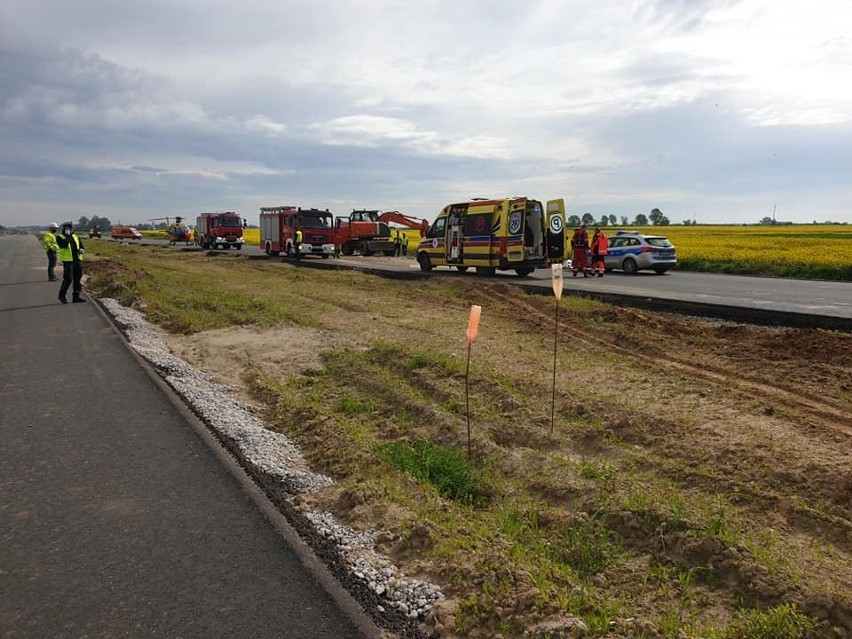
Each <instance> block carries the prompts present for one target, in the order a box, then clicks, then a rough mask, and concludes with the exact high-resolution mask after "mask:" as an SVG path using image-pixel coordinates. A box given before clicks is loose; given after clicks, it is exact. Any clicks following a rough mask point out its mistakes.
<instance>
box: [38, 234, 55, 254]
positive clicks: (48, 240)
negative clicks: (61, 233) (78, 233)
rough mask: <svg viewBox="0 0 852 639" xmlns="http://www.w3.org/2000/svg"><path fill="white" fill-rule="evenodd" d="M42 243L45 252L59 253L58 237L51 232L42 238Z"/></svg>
mask: <svg viewBox="0 0 852 639" xmlns="http://www.w3.org/2000/svg"><path fill="white" fill-rule="evenodd" d="M41 242H42V244H44V250H45V251H54V252H56V251H59V244H57V243H56V236H55V235H54V234H53V233H51V232H50V231H47V232H45V234H44V235H43V236H42V238H41Z"/></svg>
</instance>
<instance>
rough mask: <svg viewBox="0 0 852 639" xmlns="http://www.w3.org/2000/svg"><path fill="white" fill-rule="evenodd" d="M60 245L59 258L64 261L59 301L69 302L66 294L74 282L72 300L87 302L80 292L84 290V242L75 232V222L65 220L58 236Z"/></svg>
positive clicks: (57, 239) (76, 302)
mask: <svg viewBox="0 0 852 639" xmlns="http://www.w3.org/2000/svg"><path fill="white" fill-rule="evenodd" d="M56 243H57V244H58V245H59V259H60V260H61V261H62V284H61V285H60V286H59V301H60V302H62V303H63V304H67V303H68V299H67V298H66V297H65V295H66V294H67V293H68V289H69V287H71V286H72V284H73V289H72V298H71V301H72V302H74V303H75V304H79V303H81V302H85V301H86V300H84V299H83V298H82V297H80V293H81V291H82V290H83V285H82V284H81V280H82V279H83V253H85V252H86V251H85V249H84V248H83V242H82V240H80V238H79V237H78V235H77V234H76V233H75V232H74V223H73V222H63V223H62V232H60V233H59V234H58V235H57V236H56Z"/></svg>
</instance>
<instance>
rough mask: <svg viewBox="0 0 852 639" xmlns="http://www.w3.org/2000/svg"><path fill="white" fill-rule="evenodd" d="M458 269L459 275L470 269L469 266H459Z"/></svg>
mask: <svg viewBox="0 0 852 639" xmlns="http://www.w3.org/2000/svg"><path fill="white" fill-rule="evenodd" d="M456 269H458V272H459V273H464V272H465V271H467V269H468V267H467V266H457V267H456Z"/></svg>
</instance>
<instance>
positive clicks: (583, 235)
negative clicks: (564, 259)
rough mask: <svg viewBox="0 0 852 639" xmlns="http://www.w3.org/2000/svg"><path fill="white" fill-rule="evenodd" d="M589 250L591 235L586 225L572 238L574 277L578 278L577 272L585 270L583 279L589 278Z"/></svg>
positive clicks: (575, 232)
mask: <svg viewBox="0 0 852 639" xmlns="http://www.w3.org/2000/svg"><path fill="white" fill-rule="evenodd" d="M588 250H589V234H588V233H587V232H586V225H585V224H583V226H581V227H580V228H578V229H576V230H575V231H574V235H572V236H571V251H572V255H571V271H572V275H573V276H574V277H577V271H578V270H580V269H583V277H589V262H588V259H587V257H588V255H587V251H588Z"/></svg>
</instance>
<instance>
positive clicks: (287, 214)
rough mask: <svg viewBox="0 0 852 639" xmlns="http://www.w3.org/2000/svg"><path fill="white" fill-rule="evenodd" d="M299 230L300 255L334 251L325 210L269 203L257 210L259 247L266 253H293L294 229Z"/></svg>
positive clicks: (330, 220)
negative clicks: (270, 204) (300, 239)
mask: <svg viewBox="0 0 852 639" xmlns="http://www.w3.org/2000/svg"><path fill="white" fill-rule="evenodd" d="M297 230H298V231H302V244H301V247H300V249H299V252H300V253H301V254H302V255H311V254H313V255H321V256H322V257H324V258H325V257H328V256H330V255H333V254H334V239H335V230H334V222H333V216H332V214H331V213H330V212H329V211H328V209H326V210H324V211H322V210H320V209H303V208H301V207H298V206H269V207H262V208H261V209H260V248H261V249H263V250H264V251H265V252H266V254H267V255H280V254H281V253H284V254H285V255H288V256H290V257H293V256H295V255H296V231H297Z"/></svg>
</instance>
